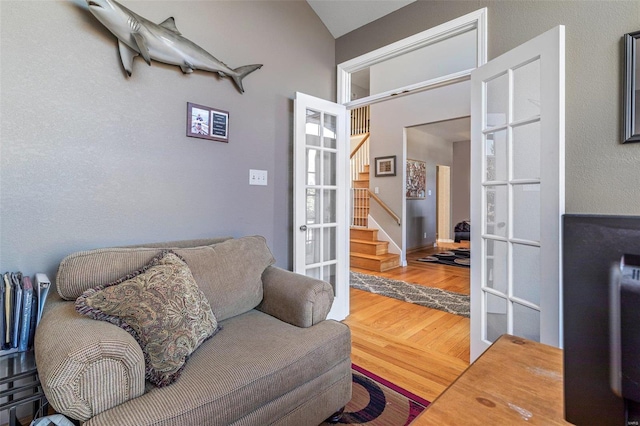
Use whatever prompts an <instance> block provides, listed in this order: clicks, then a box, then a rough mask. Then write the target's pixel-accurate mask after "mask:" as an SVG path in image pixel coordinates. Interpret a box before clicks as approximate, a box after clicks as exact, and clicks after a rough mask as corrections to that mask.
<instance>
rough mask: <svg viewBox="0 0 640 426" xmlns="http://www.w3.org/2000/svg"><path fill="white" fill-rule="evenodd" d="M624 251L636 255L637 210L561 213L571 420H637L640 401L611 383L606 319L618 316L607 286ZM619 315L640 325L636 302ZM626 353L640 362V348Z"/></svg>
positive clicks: (639, 238) (625, 323)
mask: <svg viewBox="0 0 640 426" xmlns="http://www.w3.org/2000/svg"><path fill="white" fill-rule="evenodd" d="M624 255H640V216H611V215H575V214H567V215H564V217H563V261H562V263H563V327H564V330H563V334H564V345H563V346H564V401H565V419H566V420H567V421H568V422H570V423H573V424H575V425H579V426H582V425H598V426H606V425H640V404H639V403H638V402H636V401H634V400H632V399H629V398H625V397H623V396H620V395H618V394H616V393H615V392H614V391H613V390H612V387H611V369H610V365H611V357H610V353H611V348H612V346H611V337H612V334H611V333H610V321H612V320H614V321H615V320H618V321H620V320H621V319H620V318H615V315H614V314H615V313H614V312H613V311H612V310H611V309H610V297H609V288H610V281H611V276H612V274H611V271H612V267H615V266H614V265H616V263H619V262H620V261H621V258H622V256H624ZM622 297H623V299H624V297H628V296H624V295H623V296H622ZM622 301H623V302H624V300H622ZM621 321H622V323H621V324H620V327H621V328H622V329H625V330H640V328H639V327H640V306H638V309H637V311H635V312H632V315H631V316H628V315H627V316H626V317H625V318H622V320H621ZM634 333H635V332H634ZM626 355H627V360H629V358H628V357H629V356H630V355H632V356H633V357H634V358H635V359H634V358H631V361H632V363H634V364H635V365H636V366H640V348H638V352H636V353H635V354H632V353H631V352H630V351H629V349H628V348H627V353H626Z"/></svg>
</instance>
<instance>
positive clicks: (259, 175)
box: [249, 169, 267, 186]
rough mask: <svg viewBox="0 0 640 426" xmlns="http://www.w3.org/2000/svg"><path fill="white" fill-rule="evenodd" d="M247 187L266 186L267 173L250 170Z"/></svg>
mask: <svg viewBox="0 0 640 426" xmlns="http://www.w3.org/2000/svg"><path fill="white" fill-rule="evenodd" d="M249 185H262V186H267V171H266V170H254V169H250V170H249Z"/></svg>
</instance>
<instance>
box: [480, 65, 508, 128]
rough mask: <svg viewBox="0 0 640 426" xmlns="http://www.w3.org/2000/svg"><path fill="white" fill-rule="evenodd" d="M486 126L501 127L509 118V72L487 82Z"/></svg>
mask: <svg viewBox="0 0 640 426" xmlns="http://www.w3.org/2000/svg"><path fill="white" fill-rule="evenodd" d="M485 87H486V91H487V97H486V111H487V115H486V117H485V128H486V129H490V128H492V127H500V126H504V125H505V124H507V120H508V118H509V74H506V73H505V74H502V75H500V76H498V77H496V78H494V79H492V80H489V81H487V83H486V86H485Z"/></svg>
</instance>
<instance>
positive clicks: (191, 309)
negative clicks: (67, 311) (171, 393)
mask: <svg viewBox="0 0 640 426" xmlns="http://www.w3.org/2000/svg"><path fill="white" fill-rule="evenodd" d="M75 307H76V310H77V311H78V312H79V313H81V314H83V315H87V316H89V317H91V318H94V319H97V320H102V321H109V322H111V323H113V324H115V325H117V326H119V327H121V328H123V329H124V330H126V331H127V332H129V333H130V334H131V335H132V336H133V337H134V338H135V339H136V341H137V342H138V343H139V344H140V347H141V348H142V352H143V353H144V357H145V364H146V365H145V367H146V375H145V377H146V379H147V380H149V381H150V382H151V383H153V384H154V385H156V386H158V387H163V386H167V385H169V384H171V383H173V382H174V381H176V380H177V379H178V377H179V376H180V373H181V372H182V369H183V368H184V365H185V363H186V361H187V358H188V357H189V356H190V355H191V354H192V353H193V352H194V351H195V350H196V349H197V348H198V346H200V345H201V344H202V342H204V341H205V340H206V339H208V338H209V337H211V336H213V335H214V334H215V333H217V332H218V330H220V327H219V326H218V321H217V320H216V317H215V316H214V314H213V312H212V310H211V306H210V305H209V302H208V301H207V299H206V297H205V296H204V294H203V293H202V291H200V289H199V288H198V285H197V283H196V282H195V280H194V278H193V275H192V274H191V271H190V270H189V267H188V266H187V264H186V262H185V261H184V260H183V259H182V258H181V257H180V256H178V255H177V254H176V253H174V252H172V251H170V250H166V251H163V252H162V253H161V254H159V255H158V256H157V257H155V258H154V259H153V260H151V262H149V264H148V265H146V266H145V267H144V268H142V269H141V270H139V271H136V272H134V273H132V274H129V275H127V276H125V277H122V278H120V279H119V280H117V281H115V282H113V283H111V284H107V285H104V286H98V287H95V288H92V289H88V290H87V291H85V292H84V293H83V294H82V295H81V296H80V297H78V299H76V304H75Z"/></svg>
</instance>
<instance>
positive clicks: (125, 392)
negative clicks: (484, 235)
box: [35, 237, 351, 426]
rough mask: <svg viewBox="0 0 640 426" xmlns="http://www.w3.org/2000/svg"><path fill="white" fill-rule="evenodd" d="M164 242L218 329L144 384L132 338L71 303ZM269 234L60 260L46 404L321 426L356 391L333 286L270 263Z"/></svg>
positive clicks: (48, 319)
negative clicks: (162, 380) (171, 377)
mask: <svg viewBox="0 0 640 426" xmlns="http://www.w3.org/2000/svg"><path fill="white" fill-rule="evenodd" d="M164 248H171V249H172V250H173V252H175V253H177V254H178V255H180V256H181V257H182V259H183V260H184V261H185V262H186V264H187V265H188V266H189V268H190V270H191V272H192V274H193V278H194V279H195V282H196V283H197V286H198V287H199V288H200V290H201V291H202V293H203V294H204V295H205V296H206V299H207V300H208V301H209V303H210V305H211V309H212V311H213V313H214V314H215V317H216V318H217V320H218V321H219V324H220V325H221V327H222V328H221V330H220V331H218V332H217V333H216V334H215V335H213V336H212V337H210V338H209V339H208V340H206V341H204V343H202V344H201V345H200V346H199V347H198V348H197V349H196V350H195V352H193V354H192V355H191V356H190V357H189V358H188V360H187V362H186V365H185V366H184V369H183V370H182V372H181V375H180V377H179V378H178V379H177V381H175V382H174V383H172V384H170V385H168V386H166V387H155V386H153V385H151V384H150V383H149V382H148V381H145V359H144V355H143V352H142V350H141V347H140V345H139V344H138V342H137V341H136V340H135V339H134V338H133V337H132V335H131V334H129V333H128V332H127V331H125V330H124V329H123V328H120V327H118V326H116V325H114V324H112V323H109V322H106V321H98V320H95V319H92V318H89V317H86V316H83V315H80V314H79V313H78V312H76V310H75V309H74V301H75V300H76V298H77V297H78V296H80V295H81V294H82V293H83V292H84V291H85V290H87V289H88V288H92V287H95V286H98V285H105V284H107V283H110V282H113V281H114V280H117V279H118V278H121V277H122V276H125V275H127V274H130V273H131V272H132V271H135V270H137V269H139V268H140V267H141V266H144V265H145V264H147V263H148V262H149V261H150V259H152V258H154V256H157V255H158V253H159V252H161V251H162V250H163V249H164ZM273 263H274V259H273V256H272V254H271V252H270V251H269V249H268V247H267V245H266V242H265V240H264V238H262V237H243V238H238V239H225V238H222V239H211V240H197V241H181V242H170V243H162V244H152V245H145V246H140V247H126V248H109V249H97V250H91V251H84V252H78V253H74V254H71V255H70V256H67V257H66V258H65V259H64V260H63V261H62V262H61V264H60V267H59V270H58V274H57V277H56V285H57V293H58V294H55V292H52V293H53V294H50V299H49V300H48V301H47V307H46V310H45V313H44V315H43V318H42V320H41V323H40V325H39V326H38V329H37V332H36V337H35V352H36V362H37V366H38V373H39V375H40V379H41V382H42V386H43V388H44V392H45V395H46V396H47V398H48V400H49V402H50V403H51V405H52V407H53V408H54V409H55V410H57V411H58V412H60V413H62V414H65V415H66V416H68V417H70V418H73V419H77V420H80V421H81V422H84V424H85V425H87V426H97V425H112V426H125V425H135V426H142V425H176V426H178V425H179V426H188V425H193V426H203V425H271V424H277V425H295V426H302V425H317V424H320V423H321V422H322V421H323V420H324V419H326V418H327V417H330V416H331V415H332V414H334V413H335V412H337V411H339V410H340V409H341V408H342V407H344V405H345V404H346V403H347V402H348V401H349V399H350V398H351V363H350V352H351V342H350V340H351V335H350V332H349V329H348V328H347V327H346V326H345V325H344V324H342V323H339V322H336V321H332V320H326V316H327V314H328V312H329V309H330V307H331V304H332V302H333V290H332V288H331V286H330V285H329V284H328V283H326V282H323V281H318V280H315V279H311V278H308V277H305V276H302V275H297V274H294V273H292V272H289V271H285V270H283V269H279V268H277V267H275V266H273Z"/></svg>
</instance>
